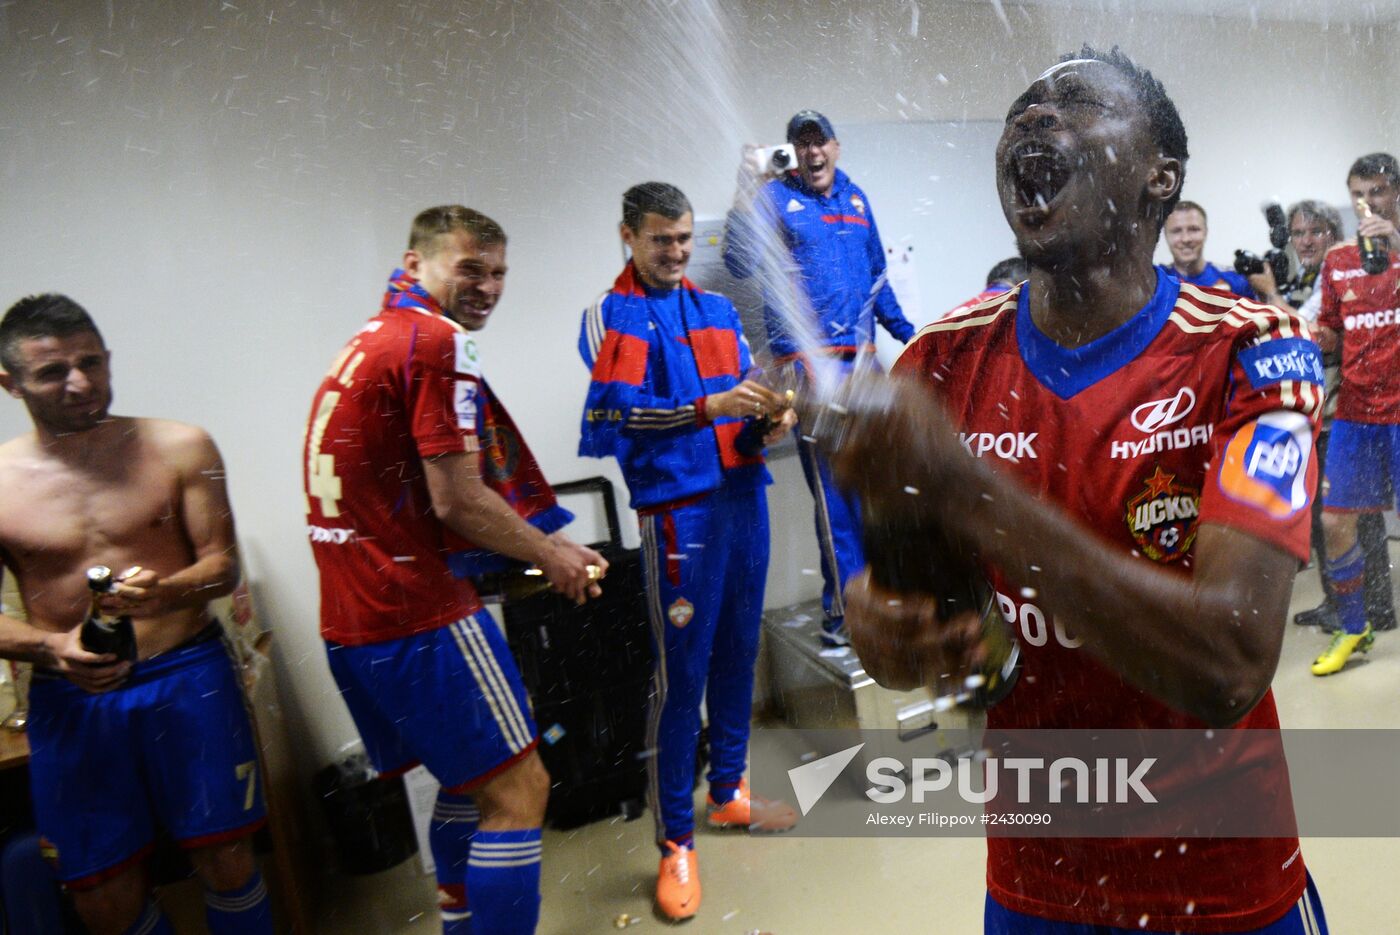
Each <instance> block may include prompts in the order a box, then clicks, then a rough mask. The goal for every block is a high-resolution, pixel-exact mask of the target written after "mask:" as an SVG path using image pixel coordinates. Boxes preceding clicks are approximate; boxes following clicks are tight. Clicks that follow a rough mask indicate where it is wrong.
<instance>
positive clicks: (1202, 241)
mask: <svg viewBox="0 0 1400 935" xmlns="http://www.w3.org/2000/svg"><path fill="white" fill-rule="evenodd" d="M1206 233H1207V231H1206V219H1205V216H1204V215H1202V214H1201V212H1199V211H1197V210H1196V209H1195V208H1185V209H1183V210H1181V211H1173V212H1172V213H1171V214H1170V215H1168V216H1167V223H1166V224H1165V225H1163V227H1162V236H1163V237H1165V238H1166V241H1167V249H1168V250H1170V251H1171V252H1172V264H1173V265H1174V266H1176V268H1177V269H1181V270H1189V271H1190V272H1193V273H1195V272H1198V271H1199V270H1200V268H1202V267H1204V266H1205V260H1203V259H1202V255H1203V254H1204V253H1205V249H1206Z"/></svg>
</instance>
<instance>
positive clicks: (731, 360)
mask: <svg viewBox="0 0 1400 935" xmlns="http://www.w3.org/2000/svg"><path fill="white" fill-rule="evenodd" d="M578 348H579V354H580V355H582V357H583V361H584V363H586V364H587V365H588V366H589V367H590V368H591V370H592V372H593V379H592V382H591V383H590V384H589V385H588V399H587V401H586V402H585V403H584V410H583V426H582V437H581V438H580V440H579V446H578V453H579V454H580V455H583V456H586V457H593V458H606V457H608V456H609V455H612V456H613V457H615V458H617V463H618V465H619V466H620V467H621V468H622V476H623V478H624V479H625V480H626V481H627V489H628V491H629V492H630V493H631V497H632V500H631V505H632V508H633V509H635V510H638V511H645V510H647V509H649V508H650V509H654V508H657V507H663V506H667V505H670V504H673V503H674V502H676V501H683V500H689V499H693V498H695V497H699V496H703V495H704V494H707V493H709V492H711V491H713V490H717V489H718V488H719V487H720V485H721V484H726V483H728V484H767V483H770V482H771V480H770V478H769V476H768V469H767V468H765V467H764V466H763V457H762V456H761V455H755V456H751V457H750V456H745V455H741V454H739V453H738V451H737V450H735V447H734V440H735V437H736V436H737V435H738V434H739V431H740V430H741V429H742V428H743V427H744V420H742V419H730V418H721V419H718V420H716V421H711V420H710V419H709V418H708V417H707V416H706V414H705V405H704V398H705V397H706V396H709V395H712V394H714V393H722V392H724V391H725V390H728V389H732V388H733V387H735V386H737V385H738V384H739V382H740V381H741V380H742V379H743V375H744V374H745V373H746V372H748V370H749V369H750V368H751V367H752V366H753V358H752V355H751V354H750V353H749V345H748V341H747V340H745V338H744V332H743V328H742V326H741V325H740V323H739V313H738V312H737V311H735V309H734V306H733V304H732V303H731V302H730V301H729V300H728V299H726V298H725V297H724V296H722V295H717V294H714V293H707V292H702V291H701V290H700V289H698V288H696V286H695V285H694V284H693V283H692V282H691V281H690V280H688V279H685V280H682V281H681V284H680V286H679V287H677V288H675V289H671V290H670V291H667V292H659V291H656V290H653V289H649V288H647V287H646V286H644V285H643V284H642V282H641V280H640V279H639V278H638V277H637V274H636V270H635V268H634V267H633V266H632V264H631V263H628V264H627V268H626V269H624V270H623V271H622V275H620V276H618V277H617V281H616V282H614V283H613V287H612V289H611V290H609V291H608V292H605V293H604V294H603V295H602V296H601V297H599V299H598V301H597V302H595V303H593V305H592V307H590V308H589V309H588V310H587V311H585V312H584V313H583V326H582V329H581V331H580V334H579V341H578Z"/></svg>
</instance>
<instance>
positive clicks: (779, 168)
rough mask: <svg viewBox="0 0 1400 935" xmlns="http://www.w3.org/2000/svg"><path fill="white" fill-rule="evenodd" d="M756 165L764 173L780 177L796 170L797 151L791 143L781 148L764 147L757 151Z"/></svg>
mask: <svg viewBox="0 0 1400 935" xmlns="http://www.w3.org/2000/svg"><path fill="white" fill-rule="evenodd" d="M758 164H759V165H760V166H762V167H763V171H764V172H771V173H773V174H774V175H782V174H783V173H784V172H791V171H793V170H794V169H796V168H797V150H796V149H794V148H793V146H792V144H791V143H784V144H783V145H781V146H765V147H763V148H762V149H760V150H759V151H758Z"/></svg>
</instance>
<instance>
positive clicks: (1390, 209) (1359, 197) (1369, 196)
mask: <svg viewBox="0 0 1400 935" xmlns="http://www.w3.org/2000/svg"><path fill="white" fill-rule="evenodd" d="M1347 191H1348V192H1349V193H1350V194H1351V204H1352V207H1353V208H1354V207H1356V203H1357V202H1358V201H1365V202H1366V204H1367V205H1368V206H1369V207H1370V208H1371V213H1372V214H1374V215H1376V216H1377V217H1383V218H1385V219H1386V220H1387V221H1389V222H1390V223H1392V224H1400V211H1397V210H1396V209H1397V205H1396V201H1397V199H1400V188H1396V185H1395V183H1394V182H1392V181H1391V180H1390V179H1389V178H1387V177H1386V176H1384V175H1372V176H1367V177H1364V178H1363V177H1361V176H1356V175H1354V176H1352V177H1351V178H1349V179H1347ZM1356 213H1357V216H1358V217H1359V216H1361V212H1360V211H1359V210H1358V211H1357V212H1356Z"/></svg>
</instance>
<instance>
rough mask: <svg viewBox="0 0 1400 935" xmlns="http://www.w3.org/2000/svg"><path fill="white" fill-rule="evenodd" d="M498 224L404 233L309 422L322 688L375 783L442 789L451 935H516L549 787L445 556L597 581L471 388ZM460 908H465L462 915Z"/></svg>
mask: <svg viewBox="0 0 1400 935" xmlns="http://www.w3.org/2000/svg"><path fill="white" fill-rule="evenodd" d="M505 257H506V237H505V232H504V231H502V230H501V227H500V225H498V224H497V223H496V222H495V221H493V220H491V219H490V218H488V217H486V216H485V215H483V214H480V213H479V212H476V211H473V210H471V209H469V208H464V207H461V206H459V205H446V206H442V207H438V208H429V209H428V210H426V211H423V212H422V213H421V214H419V215H418V217H417V218H415V219H414V222H413V230H412V232H411V234H410V236H409V244H408V251H407V252H406V253H405V254H404V258H403V268H402V269H399V270H395V271H394V274H393V276H391V277H390V280H389V286H388V289H387V291H386V292H385V295H384V301H383V307H382V309H381V311H380V313H379V314H378V315H377V316H375V317H374V318H372V319H370V321H369V322H368V323H367V324H366V325H365V326H364V327H363V328H361V329H360V330H359V332H358V333H357V334H356V335H355V336H354V337H353V338H352V339H351V340H350V343H349V344H347V345H346V347H345V350H344V351H342V352H341V354H340V356H339V357H337V358H336V360H335V363H333V364H332V365H331V369H330V371H329V372H328V373H327V374H326V377H325V379H324V380H323V381H322V383H321V387H320V389H319V390H318V391H317V393H316V397H315V399H314V401H313V402H312V405H311V419H310V422H309V424H308V427H307V433H306V447H305V460H304V465H305V482H306V487H305V491H306V498H307V499H306V513H307V533H308V535H309V536H310V538H311V543H312V551H313V552H314V553H315V556H316V564H317V567H318V568H319V570H320V575H321V635H322V637H323V638H324V639H325V640H326V647H327V654H328V656H329V659H330V666H331V672H332V674H333V675H334V676H335V679H336V682H337V684H338V685H339V686H340V690H341V695H342V697H344V699H345V703H346V706H347V707H348V708H349V709H350V714H351V716H352V717H353V718H354V720H355V725H356V727H358V728H359V731H360V734H361V736H362V737H363V739H364V742H365V748H366V750H367V751H368V753H369V756H370V759H371V761H372V762H373V763H374V766H375V768H376V769H377V770H379V772H380V773H382V774H386V775H391V776H392V775H397V774H400V773H402V772H404V771H406V770H408V769H410V768H412V767H414V766H416V765H417V764H419V763H422V764H423V765H425V766H426V767H427V768H428V770H429V771H430V772H431V773H432V774H433V776H434V777H436V778H437V780H438V781H439V782H440V783H441V784H442V791H441V792H440V793H439V796H438V801H437V806H436V808H435V809H434V815H433V822H432V825H431V828H430V842H431V844H432V849H433V856H434V859H435V860H436V863H437V875H438V889H439V898H440V906H441V910H442V928H443V932H444V935H461V933H466V932H470V931H476V932H491V933H493V935H495V933H501V935H529V933H532V932H534V930H535V923H536V921H537V920H538V917H539V899H540V897H539V881H540V825H541V822H542V821H543V819H544V810H545V801H546V798H547V796H548V793H549V776H548V775H547V774H546V773H545V771H544V766H543V765H542V764H541V763H540V759H539V755H538V753H537V752H536V751H535V747H536V745H537V743H538V738H537V735H536V732H535V725H534V723H533V721H532V720H531V718H530V714H529V708H528V704H527V701H526V698H525V689H524V686H523V685H522V684H521V681H520V674H519V672H518V671H517V670H516V667H515V662H514V660H513V659H512V658H511V655H510V650H509V649H508V648H507V647H506V644H505V640H504V638H503V637H502V635H501V633H500V630H499V628H498V627H497V626H496V625H495V623H494V622H493V621H492V620H491V618H490V616H489V615H488V614H487V613H486V611H485V610H484V609H483V608H482V606H481V602H480V600H478V598H477V595H476V592H475V591H474V590H473V588H472V586H471V584H470V583H469V582H468V581H467V580H465V579H458V578H456V577H454V576H453V575H452V574H451V573H450V572H449V568H448V557H449V555H453V554H461V553H464V552H466V553H473V554H479V553H481V551H482V550H489V551H490V552H495V553H499V554H501V555H505V556H509V557H511V558H515V559H519V560H521V561H524V562H530V563H533V564H535V565H537V566H538V567H539V568H540V570H541V571H542V572H543V573H544V574H545V575H546V576H547V577H548V579H549V582H550V583H551V584H552V585H553V586H554V587H555V588H556V589H557V590H559V591H562V592H563V593H564V594H567V595H568V596H569V597H571V598H574V599H575V600H579V601H582V600H584V599H586V597H587V596H589V595H594V596H596V595H597V594H598V593H599V592H598V589H597V585H596V584H595V583H594V579H595V578H597V577H599V576H600V575H601V574H602V572H603V571H605V570H606V568H607V562H605V561H604V560H603V559H602V557H601V556H599V555H598V554H597V553H596V552H594V551H593V550H592V549H588V548H584V547H583V546H580V545H577V544H575V543H573V542H571V541H570V540H569V539H568V538H567V537H565V536H564V535H563V534H562V533H559V532H557V528H558V526H559V525H561V524H562V521H564V520H566V518H567V514H564V513H563V511H561V510H560V508H559V507H558V505H557V504H556V502H555V500H554V495H553V493H552V491H550V489H549V485H548V484H546V483H545V481H544V477H543V476H542V475H541V474H540V472H539V469H538V468H537V467H536V465H535V461H534V458H533V457H532V456H531V455H530V451H529V449H528V448H527V447H526V446H525V444H524V440H523V439H522V438H520V436H519V434H518V433H517V432H515V429H514V425H513V424H512V423H511V421H510V417H509V416H508V415H506V412H505V409H504V408H503V407H502V406H501V404H500V401H499V400H497V399H496V398H495V397H494V396H493V395H492V394H491V390H490V387H489V386H488V384H487V383H486V381H485V380H484V379H483V377H482V372H481V363H480V355H479V353H478V350H477V346H476V342H475V340H474V339H473V338H472V334H471V332H473V331H476V330H479V329H481V328H482V327H484V326H485V325H486V322H487V321H488V319H489V317H490V315H491V314H492V313H493V311H494V309H495V306H496V302H497V301H498V300H499V299H500V296H501V290H502V288H503V287H504V285H505V276H506V260H505ZM467 893H470V895H471V908H470V910H469V909H468V908H467Z"/></svg>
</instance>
